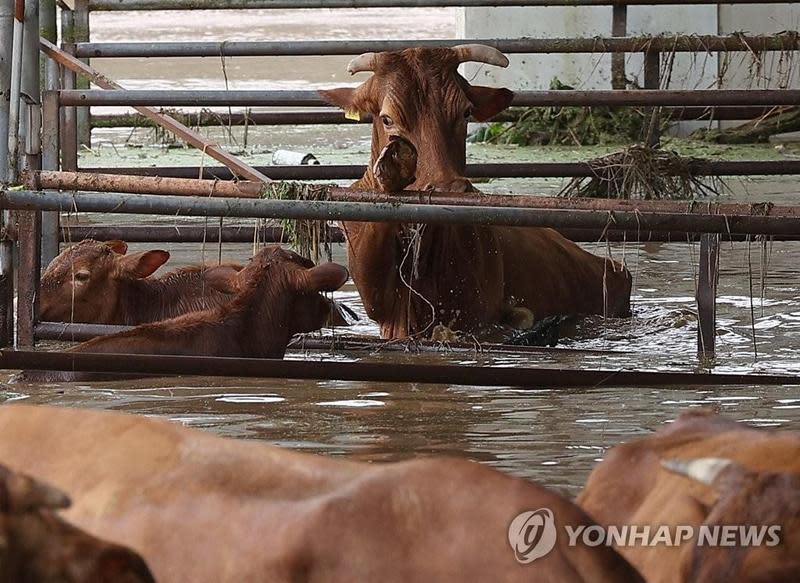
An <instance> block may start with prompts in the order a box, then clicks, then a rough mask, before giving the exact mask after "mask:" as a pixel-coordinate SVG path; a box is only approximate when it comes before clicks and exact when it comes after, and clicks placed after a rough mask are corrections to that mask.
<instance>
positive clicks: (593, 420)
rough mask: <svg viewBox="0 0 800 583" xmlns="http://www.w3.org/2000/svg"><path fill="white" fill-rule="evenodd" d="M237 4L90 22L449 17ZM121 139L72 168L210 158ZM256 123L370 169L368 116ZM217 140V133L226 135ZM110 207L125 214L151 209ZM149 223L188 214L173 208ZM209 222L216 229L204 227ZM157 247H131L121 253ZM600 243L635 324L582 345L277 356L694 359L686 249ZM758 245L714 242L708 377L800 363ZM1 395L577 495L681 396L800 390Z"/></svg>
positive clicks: (482, 151) (131, 78) (127, 76)
mask: <svg viewBox="0 0 800 583" xmlns="http://www.w3.org/2000/svg"><path fill="white" fill-rule="evenodd" d="M231 14H232V13H230V12H226V13H224V17H222V16H220V14H218V13H214V12H210V11H201V12H197V13H193V14H192V15H191V16H190V17H187V16H186V15H185V14H184V13H174V12H170V13H155V12H154V13H137V14H136V16H135V17H136V19H137V20H136V26H135V27H132V26H131V25H130V18H131V15H130V14H125V13H120V14H114V13H109V14H97V15H96V18H95V16H94V15H93V17H92V18H93V26H95V28H94V30H95V31H96V33H97V34H96V35H95V37H94V40H97V41H116V40H138V41H150V40H187V39H195V40H196V39H203V40H226V39H227V40H233V39H237V40H270V39H293V38H301V37H306V38H323V37H327V38H333V37H335V38H399V37H406V38H409V37H410V36H411V35H414V36H417V37H418V38H435V37H446V36H452V34H453V28H452V27H453V26H454V24H453V22H454V20H453V15H454V12H453V11H452V10H430V9H425V10H422V11H407V10H403V11H391V10H378V11H337V12H336V13H335V14H336V18H333V17H332V13H331V12H329V11H311V12H293V13H291V14H289V13H286V12H284V11H248V12H247V13H246V18H244V17H241V18H234V17H232V16H231ZM298 15H302V17H299V16H298ZM403 19H404V20H403ZM331 26H335V27H336V28H334V29H332V28H331ZM134 32H135V34H134ZM132 36H134V37H135V38H133V39H132V38H131V37H132ZM346 60H347V57H331V58H326V59H303V58H299V59H267V60H255V59H231V60H229V61H228V65H227V74H228V81H229V83H230V86H231V87H232V88H235V87H238V88H244V87H260V88H269V87H289V86H291V87H312V86H318V85H320V84H328V83H330V84H340V83H344V82H347V83H349V82H352V80H351V79H350V78H346V75H345V72H344V63H345V62H346ZM93 63H94V64H95V65H96V66H97V67H98V68H100V69H101V70H103V71H104V72H108V73H110V74H111V76H112V77H116V78H118V79H123V80H125V83H127V84H128V85H129V86H131V87H136V86H144V87H182V88H187V87H188V88H191V87H199V86H202V87H203V88H221V87H224V86H225V79H224V77H223V74H222V67H221V63H220V61H219V60H218V59H185V60H180V61H178V60H175V59H164V60H124V61H123V60H114V59H94V60H93ZM129 133H130V132H129V130H127V129H125V130H103V131H98V132H95V144H94V145H95V151H94V152H84V153H82V164H85V165H87V166H88V165H112V164H116V165H150V164H152V165H170V164H184V165H196V164H200V163H208V160H207V159H206V160H201V158H202V155H201V154H198V153H194V154H187V153H185V152H181V151H178V152H177V153H176V152H174V151H167V150H157V149H150V150H148V149H146V148H124V147H122V146H121V144H122V143H124V142H125V141H126V139H127V138H128V136H129ZM210 133H211V135H212V136H213V135H215V134H214V133H213V132H210ZM256 134H257V132H256V131H255V130H252V134H251V140H252V141H251V144H253V143H255V144H258V146H259V147H257V148H255V149H254V150H253V151H251V152H250V154H251V155H249V156H248V157H247V159H248V161H250V162H251V163H268V161H269V159H270V157H271V154H270V152H269V150H270V149H273V148H276V147H290V148H296V149H302V150H303V151H311V150H313V151H314V152H315V153H316V154H318V158H320V159H321V160H323V162H325V163H356V162H360V163H365V162H366V160H367V156H368V153H369V142H368V139H369V129H368V128H365V127H347V128H336V127H327V128H321V127H319V128H313V127H312V128H308V127H306V128H300V129H295V128H286V127H283V128H268V129H266V130H262V131H261V133H260V136H256ZM145 135H147V134H146V133H145ZM216 135H217V136H218V137H219V136H221V135H222V132H218V133H217V134H216ZM109 144H110V145H109ZM112 146H113V147H112ZM259 148H260V149H259ZM343 148H344V149H343ZM725 148H728V149H727V150H726V151H725V152H721V153H722V154H723V155H725V156H727V157H736V156H737V155H738V156H739V157H743V158H757V157H766V158H768V157H775V156H777V155H778V154H776V153H775V152H774V151H771V150H770V149H768V148H765V147H760V146H759V147H753V148H750V149H747V150H746V151H745V152H744V153H742V152H741V151H740V150H731V149H730V148H729V147H727V146H726V147H725ZM554 152H555V153H554ZM737 152H739V154H737ZM468 153H469V157H470V161H475V162H478V161H512V160H513V161H532V160H534V159H547V158H549V159H554V158H555V159H559V160H567V159H585V158H588V157H592V156H596V155H598V152H594V151H589V150H586V149H584V150H575V149H569V148H562V149H560V150H559V149H553V148H550V149H542V148H539V149H513V148H508V147H487V146H478V145H471V146H470V147H469V149H468ZM730 184H731V186H732V188H733V190H734V193H733V197H732V198H735V199H742V200H750V201H759V202H760V201H770V202H774V203H782V202H796V200H797V199H796V194H797V186H796V182H795V181H794V180H790V179H788V178H784V179H781V178H770V179H753V180H746V181H731V183H730ZM562 185H563V181H560V180H554V179H549V180H542V179H537V180H530V179H528V180H497V181H492V182H490V183H483V184H480V187H481V189H482V190H485V191H509V190H514V191H517V192H540V193H553V192H556V191H557V190H558V189H559V188H560V187H561V186H562ZM115 218H116V219H118V221H119V222H121V223H130V222H132V221H136V222H142V221H146V222H154V221H156V220H157V219H155V218H150V217H148V218H147V219H141V218H132V217H130V216H128V217H123V218H120V217H115ZM70 220H74V217H72V218H71V219H70ZM80 220H81V222H86V221H97V220H98V217H97V216H92V215H82V216H81V217H80ZM158 220H161V221H168V222H175V223H178V222H184V221H185V219H180V218H175V217H166V218H161V219H158ZM232 222H233V221H228V222H227V223H226V224H231V223H232ZM200 224H203V223H202V222H201V223H200ZM205 224H207V225H209V227H213V226H214V225H215V224H216V222H215V221H213V220H212V221H208V222H206V223H205ZM153 247H154V245H131V251H132V252H133V251H138V250H140V249H144V248H153ZM587 247H588V248H589V249H590V250H591V251H593V252H595V253H598V254H604V253H606V252H607V248H606V246H605V244H597V245H587ZM168 249H169V250H170V251H171V253H172V260H171V261H170V264H169V266H170V267H176V266H179V265H182V264H187V263H195V262H198V261H201V260H204V261H207V262H211V261H216V259H217V254H218V248H217V246H216V245H215V244H208V245H200V244H187V245H171V246H169V247H168ZM252 250H253V248H252V245H244V244H241V245H233V244H225V245H223V246H222V248H221V250H219V254H220V255H221V257H222V260H223V261H243V260H245V259H246V258H247V257H249V255H250V254H251V253H252ZM611 251H612V253H613V255H614V256H615V257H616V258H621V257H624V259H625V261H626V263H627V264H628V266H629V267H630V269H631V271H632V273H633V274H634V277H635V288H634V313H635V315H634V317H633V318H631V319H629V320H603V319H602V318H591V319H588V320H586V321H583V322H580V323H578V324H577V325H575V326H574V327H572V328H570V329H568V330H566V331H565V333H566V335H567V336H566V338H565V339H564V341H563V346H565V347H569V348H573V349H577V350H571V351H559V350H552V351H541V352H535V353H529V354H519V353H517V354H501V355H486V354H475V353H464V352H458V353H438V354H431V353H425V354H414V353H411V352H380V353H364V352H351V353H336V354H333V353H330V352H319V351H317V352H311V351H294V352H291V353H290V354H289V355H288V358H295V359H297V358H311V359H322V360H326V359H336V360H365V361H373V362H416V363H454V364H464V365H469V364H494V365H497V366H521V365H525V366H554V367H556V366H563V367H586V368H609V369H612V368H613V369H621V368H624V369H646V370H683V371H686V370H688V371H692V370H697V369H698V367H699V365H698V362H697V359H696V357H695V351H696V326H697V324H696V317H695V312H694V310H695V306H694V299H693V298H694V285H695V280H696V274H697V262H698V259H697V257H698V249H697V247H696V245H687V244H653V243H646V244H639V243H634V242H629V243H627V244H626V245H613V246H612V247H611ZM767 251H768V252H767V254H766V256H765V260H764V261H762V255H761V246H760V245H758V244H753V245H752V246H748V245H746V244H743V243H737V244H732V245H728V244H725V245H723V248H722V252H721V274H720V284H719V302H718V317H719V337H718V354H719V355H718V358H717V361H716V363H715V366H714V370H716V371H719V372H790V373H795V374H798V373H800V359H798V358H797V349H798V348H800V273H798V263H797V259H796V258H797V257H798V253H799V252H800V243H776V244H775V245H774V247H772V246H771V247H770V248H768V249H767ZM334 259H335V260H338V261H344V260H345V258H344V252H343V250H342V248H341V247H338V248H337V249H336V250H335V256H334ZM762 265H763V266H764V269H762ZM762 275H763V283H764V285H763V286H762ZM532 276H535V274H532ZM751 288H752V290H753V296H754V297H752V299H751V293H750V290H751ZM336 297H337V299H339V300H341V301H343V302H344V303H346V304H347V305H348V306H350V307H351V308H353V309H354V310H355V311H356V312H357V313H358V314H359V315H360V316H361V321H360V322H359V323H358V324H357V325H356V326H353V327H352V328H350V329H348V330H347V331H341V330H340V331H339V332H338V333H340V334H345V333H351V334H367V335H373V336H375V335H377V327H376V326H375V325H374V323H372V322H370V321H369V320H368V319H367V318H366V315H365V314H364V310H363V306H362V305H361V303H360V301H359V299H358V294H357V292H356V291H355V288H354V287H352V285H350V286H348V287H346V288H345V289H344V290H343V291H341V292H337V294H336ZM580 349H587V350H586V351H582V350H580ZM589 349H591V350H589ZM597 350H601V351H607V352H598V351H597ZM756 354H757V356H756ZM0 398H2V399H3V400H6V401H14V400H26V401H27V402H31V403H48V404H57V405H69V406H84V407H92V408H97V409H116V410H122V411H128V412H133V413H140V414H144V415H158V416H165V417H168V418H170V419H173V420H174V421H176V422H180V423H183V424H185V425H188V426H192V427H198V428H202V429H208V430H211V431H214V432H217V433H219V434H222V435H227V436H233V437H240V438H249V439H263V440H266V441H269V442H271V443H275V444H278V445H281V446H285V447H291V448H295V449H300V450H304V451H309V452H316V453H324V454H328V455H346V456H350V457H353V458H356V459H362V460H388V459H400V458H406V457H410V456H415V455H428V454H445V455H455V456H468V457H470V458H473V459H477V460H480V461H483V462H485V463H487V464H490V465H492V466H495V467H498V468H501V469H504V470H507V471H510V472H513V473H514V474H517V475H520V476H526V477H529V478H534V479H536V480H539V481H541V482H542V483H544V484H547V485H550V486H554V487H557V488H560V489H563V490H564V491H566V492H568V493H570V494H574V493H576V492H577V490H578V489H579V487H580V485H581V484H582V483H583V481H584V480H585V478H586V476H587V474H588V473H589V471H590V470H591V468H592V467H593V466H594V464H595V463H596V462H597V460H599V459H601V458H602V456H603V455H604V452H605V451H606V450H607V449H608V448H609V447H611V446H613V445H615V444H617V443H619V442H620V441H624V440H626V439H630V438H632V437H635V436H637V435H642V434H645V433H647V432H649V431H652V430H654V429H657V428H658V427H660V426H661V425H663V424H664V423H667V422H669V421H670V420H671V419H674V418H675V416H676V415H678V414H679V412H680V411H682V410H684V409H686V408H687V407H697V406H710V407H714V408H715V409H717V410H719V411H721V412H723V413H726V414H728V415H730V416H732V417H734V418H736V419H741V420H746V421H748V422H750V423H753V424H756V425H761V426H767V427H782V428H794V429H798V426H799V425H800V390H798V388H797V387H744V388H738V387H737V388H723V387H704V388H702V389H689V388H682V387H674V388H660V389H649V388H624V389H617V388H602V389H585V390H574V389H570V390H551V389H547V388H543V389H536V390H522V389H510V388H509V389H503V388H491V389H490V388H481V387H465V386H443V385H422V384H380V383H355V382H343V381H327V382H326V381H282V380H269V379H264V380H256V379H215V378H179V379H147V380H137V381H129V382H117V383H96V384H91V385H87V384H78V385H45V386H25V385H13V386H3V387H0Z"/></svg>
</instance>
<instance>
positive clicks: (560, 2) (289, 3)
mask: <svg viewBox="0 0 800 583" xmlns="http://www.w3.org/2000/svg"><path fill="white" fill-rule="evenodd" d="M793 1H795V0H724V1H720V0H624V1H623V0H227V2H225V5H224V6H220V3H219V2H218V1H216V0H89V9H90V10H92V11H110V10H113V11H126V10H220V9H258V10H265V9H270V8H272V9H280V10H287V9H295V8H297V9H308V8H446V7H459V6H463V7H476V6H486V7H503V6H506V7H508V6H537V7H543V6H616V5H619V4H623V5H628V6H664V5H676V6H679V5H688V6H692V5H695V4H791V3H792V2H793Z"/></svg>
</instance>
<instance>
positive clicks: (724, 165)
mask: <svg viewBox="0 0 800 583" xmlns="http://www.w3.org/2000/svg"><path fill="white" fill-rule="evenodd" d="M256 169H257V170H259V171H260V172H263V173H264V174H269V175H270V176H271V177H272V178H273V179H274V180H340V179H348V178H349V179H354V180H355V179H357V178H361V177H362V176H364V172H366V169H367V167H366V166H364V165H360V164H354V165H346V164H342V165H338V164H330V165H329V164H324V165H322V164H314V165H310V166H256ZM200 170H201V169H200V167H198V166H156V167H142V166H137V167H129V166H128V167H118V168H115V167H98V168H81V172H98V173H102V174H127V175H131V176H164V177H170V178H197V177H198V176H199V175H200ZM689 171H690V172H691V173H692V174H694V175H696V176H748V175H759V176H775V175H784V174H786V175H791V174H800V160H742V161H735V160H708V161H700V160H698V161H695V162H690V163H689ZM202 173H203V178H206V179H213V178H217V179H220V180H232V179H233V174H231V172H230V170H228V169H227V168H224V167H221V166H205V167H203V168H202ZM595 174H596V173H595V171H594V170H592V167H591V165H590V164H588V163H587V162H521V163H513V164H467V172H466V175H467V177H468V178H509V177H514V178H554V177H555V178H559V177H575V176H594V175H595Z"/></svg>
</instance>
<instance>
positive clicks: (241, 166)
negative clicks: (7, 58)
mask: <svg viewBox="0 0 800 583" xmlns="http://www.w3.org/2000/svg"><path fill="white" fill-rule="evenodd" d="M41 46H42V50H43V51H44V52H45V53H46V54H47V55H48V56H50V57H51V58H53V59H55V60H56V61H58V62H59V63H61V64H62V65H63V66H65V67H67V68H69V69H72V70H73V71H75V72H76V73H78V74H80V75H83V76H86V77H89V78H90V79H91V81H92V83H94V84H95V85H97V86H99V87H103V88H105V89H115V90H116V91H114V93H126V91H125V90H124V89H122V87H121V86H120V85H119V83H117V82H115V81H112V80H111V79H109V78H108V77H106V76H105V75H103V74H102V73H100V72H98V71H95V70H94V69H92V68H91V67H89V66H88V65H86V64H84V63H82V62H81V61H79V60H78V59H76V58H75V57H73V56H72V55H70V54H69V53H66V52H64V51H62V50H60V49H59V48H58V47H56V46H54V45H53V44H52V43H49V42H47V41H46V40H44V39H41ZM76 92H77V93H80V92H79V91H76ZM88 93H92V92H91V91H89V92H88ZM100 93H102V91H100ZM135 109H136V111H138V112H139V113H141V114H142V115H144V116H146V117H147V118H149V119H151V120H153V121H154V122H156V123H158V125H160V126H161V127H163V128H164V129H166V130H168V131H170V132H172V133H173V134H175V135H176V136H178V137H179V138H181V139H182V140H184V141H186V143H188V144H189V145H191V146H194V147H195V148H198V149H200V150H202V151H203V153H206V154H208V155H209V156H210V157H211V158H213V159H215V160H216V161H217V162H221V163H222V164H224V165H225V166H227V167H228V168H230V169H231V172H235V173H236V174H237V175H238V176H241V177H242V178H246V179H248V180H257V181H261V182H269V181H270V180H269V178H267V177H266V176H264V175H263V174H261V173H260V172H258V171H257V170H255V169H254V168H253V167H252V166H250V165H249V164H246V163H245V162H242V161H241V160H240V159H239V158H237V157H236V156H234V155H232V154H230V153H228V152H226V151H225V150H224V149H223V148H222V147H221V146H219V145H218V144H215V143H213V142H211V141H209V140H207V139H206V138H204V137H203V136H201V135H200V134H198V133H197V132H195V131H193V130H191V129H189V128H187V127H186V126H185V125H183V124H182V123H180V122H178V121H176V120H174V119H172V118H171V117H169V116H168V115H164V114H162V113H159V112H157V111H155V110H154V109H151V108H148V107H137V108H135Z"/></svg>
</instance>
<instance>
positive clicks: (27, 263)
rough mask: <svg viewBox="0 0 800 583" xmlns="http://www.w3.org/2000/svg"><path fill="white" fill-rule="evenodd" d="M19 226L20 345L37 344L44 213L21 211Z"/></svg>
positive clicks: (18, 296)
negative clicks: (35, 328) (42, 217)
mask: <svg viewBox="0 0 800 583" xmlns="http://www.w3.org/2000/svg"><path fill="white" fill-rule="evenodd" d="M17 217H18V228H19V273H18V274H17V346H33V345H34V330H33V327H34V324H35V323H36V317H37V313H38V305H37V304H38V301H39V300H38V293H37V292H38V290H39V275H40V267H41V264H40V263H39V261H40V259H41V254H40V253H41V250H40V245H39V243H40V241H41V228H40V226H41V213H39V212H38V211H36V210H32V211H21V212H18V213H17Z"/></svg>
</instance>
